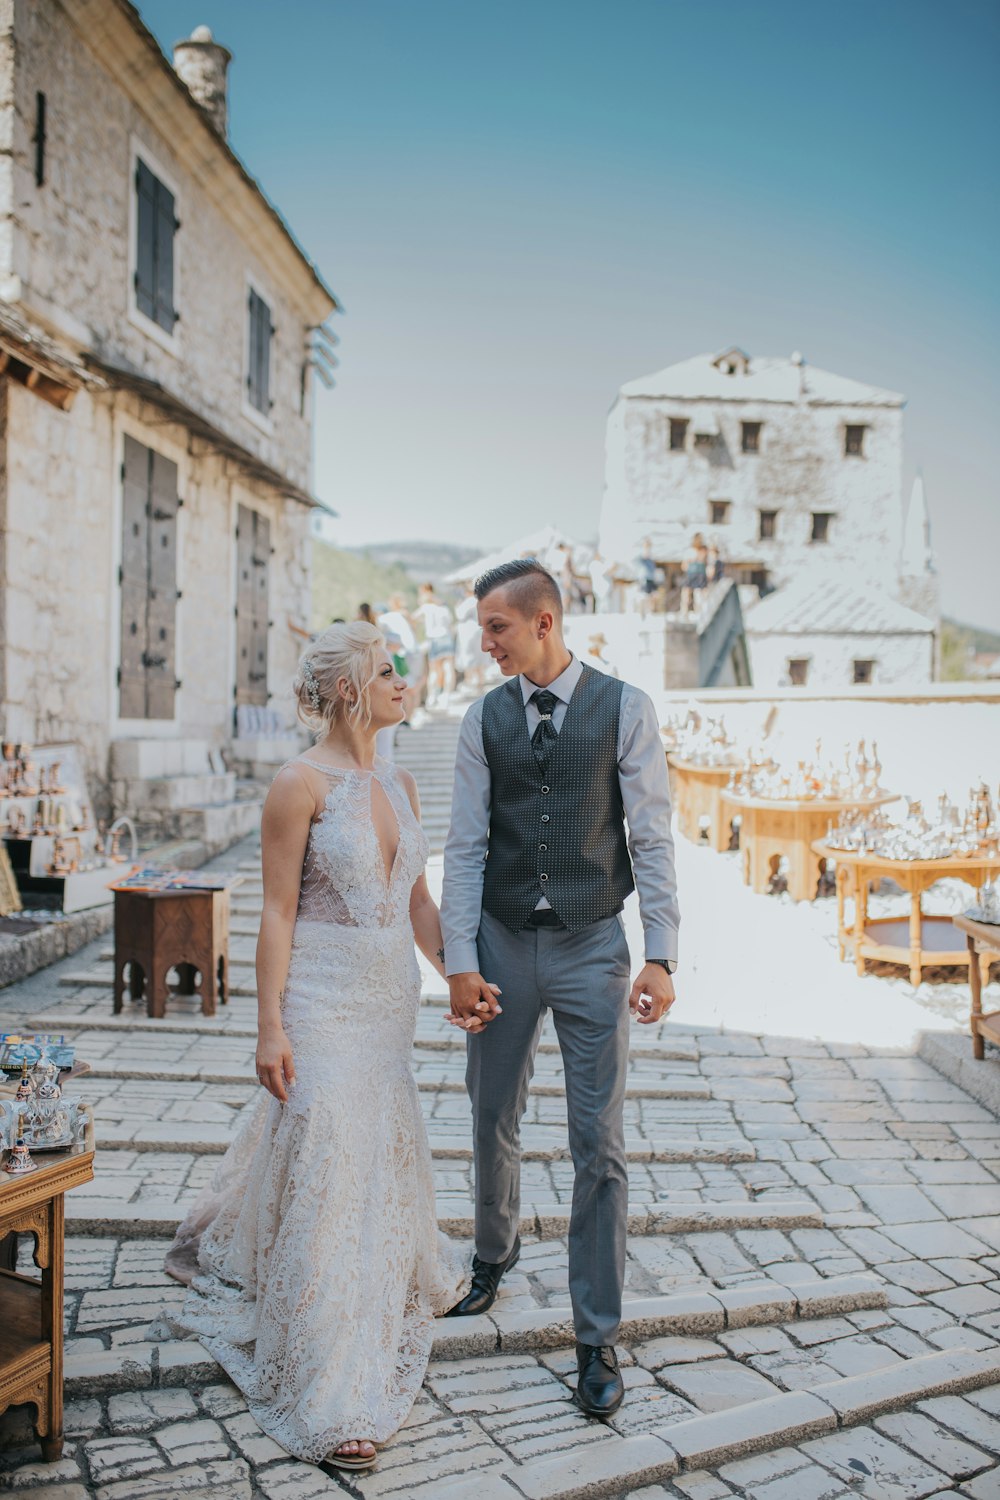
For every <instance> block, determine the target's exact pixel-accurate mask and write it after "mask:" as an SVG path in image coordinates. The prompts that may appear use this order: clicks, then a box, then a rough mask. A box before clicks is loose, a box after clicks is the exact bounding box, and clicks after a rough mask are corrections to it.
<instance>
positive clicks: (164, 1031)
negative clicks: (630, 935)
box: [0, 996, 701, 1064]
mask: <svg viewBox="0 0 1000 1500" xmlns="http://www.w3.org/2000/svg"><path fill="white" fill-rule="evenodd" d="M440 998H441V1001H442V1008H443V1005H444V1003H445V1001H444V997H443V996H442V997H440ZM425 1005H426V1001H425ZM236 1014H237V1013H236V1009H235V1002H230V1005H229V1006H225V1007H220V1010H219V1012H218V1013H217V1014H216V1015H215V1016H202V1015H201V1014H200V1013H199V1014H196V1015H192V1016H189V1017H188V1016H185V1017H174V1016H171V1015H169V1014H168V1015H166V1016H164V1017H163V1018H162V1019H156V1018H154V1017H151V1016H147V1015H146V1013H145V1010H144V1009H143V1010H142V1011H141V1013H140V1014H139V1015H138V1016H131V1015H129V1014H128V1012H127V1011H123V1012H122V1014H121V1015H118V1016H115V1015H107V1016H103V1017H101V1018H100V1019H99V1020H95V1018H94V1017H92V1016H72V1017H67V1016H63V1015H60V1014H58V1013H52V1014H44V1013H43V1014H41V1015H38V1016H33V1017H32V1025H33V1026H34V1027H36V1028H37V1029H38V1030H46V1031H61V1032H63V1033H64V1034H67V1035H68V1034H70V1033H76V1032H87V1033H92V1034H93V1036H94V1037H95V1038H97V1039H101V1034H102V1033H108V1034H113V1033H120V1032H127V1033H128V1034H129V1035H130V1036H131V1035H138V1034H140V1033H149V1034H151V1035H154V1036H157V1035H158V1036H218V1035H220V1033H224V1035H226V1036H227V1037H235V1036H238V1037H246V1038H251V1037H252V1038H256V1035H257V1026H256V1021H255V1019H252V1020H244V1019H235V1017H236ZM246 1015H247V1016H252V1017H255V1015H256V1007H247V1009H246ZM423 1024H429V1025H431V1026H433V1027H435V1028H436V1030H435V1031H428V1033H427V1034H426V1035H423V1034H421V1026H422V1025H423ZM13 1025H14V1018H13V1017H12V1018H11V1019H10V1023H9V1025H8V1023H7V1022H6V1021H4V1020H3V1018H0V1027H6V1029H11V1028H12V1027H13ZM78 1045H79V1041H78ZM416 1045H417V1048H418V1052H419V1053H422V1052H425V1051H430V1052H446V1053H458V1054H461V1055H462V1056H464V1055H465V1038H464V1036H462V1035H460V1034H459V1033H458V1031H457V1030H456V1028H454V1027H452V1026H447V1025H443V1024H442V1023H441V1022H440V1021H437V1020H436V1019H434V1018H429V1017H426V1016H425V1015H423V1014H421V1015H418V1019H417V1042H416ZM558 1053H559V1043H558V1042H557V1041H556V1040H555V1039H554V1038H552V1039H550V1038H547V1037H545V1036H543V1037H542V1040H541V1041H540V1042H539V1044H538V1055H539V1056H541V1057H546V1056H553V1055H556V1054H558ZM629 1055H630V1057H632V1058H633V1059H637V1058H654V1059H657V1060H658V1061H662V1062H678V1063H691V1064H697V1062H698V1061H699V1058H700V1055H701V1054H700V1051H699V1049H698V1046H697V1044H696V1043H694V1042H690V1041H686V1040H684V1039H680V1038H679V1039H669V1038H664V1039H663V1040H659V1039H657V1040H654V1041H646V1040H645V1038H643V1037H634V1038H633V1040H632V1043H631V1046H630V1048H629Z"/></svg>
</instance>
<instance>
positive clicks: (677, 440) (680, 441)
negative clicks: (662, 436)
mask: <svg viewBox="0 0 1000 1500" xmlns="http://www.w3.org/2000/svg"><path fill="white" fill-rule="evenodd" d="M687 430H688V424H687V420H686V418H684V417H671V418H670V451H671V452H672V453H676V452H678V451H679V450H680V449H682V448H684V447H685V445H686V443H687Z"/></svg>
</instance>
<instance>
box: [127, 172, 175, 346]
mask: <svg viewBox="0 0 1000 1500" xmlns="http://www.w3.org/2000/svg"><path fill="white" fill-rule="evenodd" d="M135 190H136V266H135V301H136V306H137V307H138V309H139V311H140V312H142V313H145V315H146V317H147V318H151V319H152V320H153V322H154V323H158V324H159V325H160V327H161V328H163V329H164V330H165V331H166V332H167V333H173V331H174V324H175V322H176V321H177V314H176V313H175V312H174V234H175V232H176V230H177V216H176V204H175V202H174V195H173V193H172V192H171V191H170V189H169V188H168V187H166V186H164V184H163V183H162V182H161V181H160V179H159V178H158V177H157V176H156V175H155V173H153V172H151V171H150V170H149V168H148V167H147V166H146V163H145V162H144V161H138V162H137V163H136V173H135Z"/></svg>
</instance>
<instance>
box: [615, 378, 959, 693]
mask: <svg viewBox="0 0 1000 1500" xmlns="http://www.w3.org/2000/svg"><path fill="white" fill-rule="evenodd" d="M903 405H904V398H903V397H902V396H900V395H898V394H896V393H895V392H893V391H884V390H880V389H878V388H877V387H875V386H870V385H866V384H863V383H862V382H860V381H857V380H852V379H848V378H846V377H844V376H841V375H835V374H832V373H830V372H829V371H826V370H819V369H814V368H812V367H810V366H808V365H807V364H806V363H805V361H804V360H803V359H802V357H801V355H798V354H794V355H792V356H791V358H770V357H766V358H763V357H762V358H758V357H751V356H750V355H748V354H746V353H744V351H743V350H741V349H736V348H732V349H727V350H725V351H724V352H723V353H721V354H717V355H708V354H705V355H698V356H696V357H695V358H693V359H688V360H684V361H683V362H681V363H680V364H676V365H671V366H670V367H669V368H667V369H665V370H661V371H660V372H659V373H658V374H656V375H650V376H647V377H645V378H643V379H641V380H635V381H632V382H630V383H629V384H628V385H625V386H623V387H622V389H621V391H620V393H619V396H618V399H617V401H616V402H615V405H614V407H613V408H612V411H611V414H610V416H609V419H608V430H607V463H606V476H605V494H604V503H603V508H602V514H601V528H600V545H601V550H602V552H603V553H604V555H605V556H606V557H614V558H619V559H621V560H622V561H625V562H628V561H631V560H632V559H634V558H635V557H637V556H638V555H639V554H640V552H641V550H642V546H643V542H644V539H645V538H647V537H648V538H650V540H651V542H652V548H651V552H652V556H653V557H654V558H655V559H656V561H657V562H658V563H659V565H660V567H661V568H662V569H663V571H664V573H665V575H666V577H667V580H668V598H671V597H676V593H677V589H678V588H679V584H680V578H681V574H682V571H683V566H684V562H683V560H684V556H685V553H686V552H687V550H688V548H689V546H690V544H691V540H692V538H693V536H694V535H695V533H697V532H700V533H701V534H702V536H703V537H704V538H705V539H706V540H714V541H715V542H716V543H717V544H718V546H719V549H720V552H721V554H722V557H723V559H724V562H725V568H726V572H727V573H728V575H729V576H730V577H733V578H735V579H736V581H737V583H739V584H740V585H746V586H748V587H746V588H741V594H742V596H743V602H744V608H745V611H746V625H747V634H748V639H750V638H751V636H752V632H753V629H754V616H755V612H756V610H755V601H756V599H757V598H758V595H765V596H766V595H767V594H770V593H771V592H772V591H773V590H775V589H777V590H784V589H786V588H789V587H791V586H793V585H797V584H799V583H800V582H801V584H802V588H803V592H804V594H805V596H806V597H805V599H804V601H803V602H801V604H800V606H798V607H797V608H796V610H795V619H796V629H797V631H800V632H802V633H804V634H805V635H808V633H809V632H808V624H809V619H808V615H809V604H808V594H809V592H810V590H812V589H814V588H816V587H818V586H819V585H820V584H821V583H824V584H825V583H826V582H827V581H832V582H833V583H834V584H836V583H838V582H839V583H841V584H843V585H844V586H845V587H846V586H847V585H848V584H849V585H850V592H851V597H852V598H854V599H855V601H857V600H858V599H859V597H861V596H863V597H864V598H865V599H866V600H867V601H868V602H867V603H866V604H865V607H864V608H861V607H860V605H859V615H858V627H857V632H855V634H859V633H860V634H864V631H863V628H862V626H861V620H862V619H869V620H874V619H875V618H876V616H879V618H880V619H881V616H880V612H879V609H878V608H877V607H876V603H877V601H879V600H881V601H885V603H886V609H888V607H889V606H890V605H891V604H892V603H894V602H899V603H900V604H902V605H906V606H908V607H909V612H910V613H912V611H913V610H914V609H915V610H917V611H919V612H920V614H921V615H922V616H925V617H926V618H925V619H924V623H923V626H922V628H921V630H919V631H918V632H917V634H919V635H922V636H927V634H928V633H929V634H930V635H931V636H932V637H933V635H934V632H935V631H936V628H937V620H938V613H939V611H938V603H937V579H936V577H935V575H934V570H933V558H932V554H931V550H930V539H929V528H928V524H927V512H926V502H925V499H924V495H923V487H922V482H921V484H920V486H919V489H918V488H915V490H914V494H913V496H912V498H911V503H910V506H909V510H908V515H907V518H906V521H905V524H904V516H903V506H902V493H901V486H902V460H903V426H902V423H903V415H902V412H903ZM756 607H757V608H760V609H763V608H764V605H762V604H761V605H759V606H756ZM771 608H772V612H774V611H775V610H777V611H778V612H779V613H780V612H782V611H783V606H781V605H779V604H777V603H775V604H774V605H772V606H771ZM886 609H882V611H881V615H885V613H886ZM889 612H890V613H891V610H890V611H889ZM833 613H835V614H836V615H837V616H838V617H843V615H844V609H843V608H842V607H840V608H838V609H837V610H835V611H834V612H833ZM829 618H830V614H829V612H827V621H826V624H825V625H824V626H823V627H822V628H819V629H818V631H817V635H818V636H821V637H822V644H817V645H816V648H815V650H812V648H810V649H809V650H804V649H803V650H802V651H800V658H801V657H802V656H803V655H808V656H811V657H812V659H813V662H814V666H813V672H814V678H815V674H816V673H818V674H819V675H820V677H821V678H822V680H823V681H825V682H828V683H829V685H830V686H834V685H836V686H842V685H843V683H844V682H845V681H846V682H850V681H851V677H850V675H845V674H848V673H849V672H850V670H851V663H852V662H853V661H854V660H855V659H857V660H859V661H867V660H873V659H874V660H877V663H878V667H877V680H879V681H882V682H895V681H901V680H906V681H910V680H914V679H912V678H911V676H910V675H909V674H911V673H912V672H914V671H915V670H918V668H917V667H916V666H915V662H917V661H919V662H920V663H921V664H922V665H921V666H920V667H919V675H918V676H917V678H916V679H915V680H916V681H927V680H929V675H930V672H931V670H932V664H933V660H934V653H933V651H932V652H931V653H930V655H929V656H928V654H927V652H926V651H924V649H923V647H921V648H920V650H919V651H918V652H917V653H916V655H914V653H913V652H912V651H911V650H910V649H909V647H908V646H907V647H906V648H901V647H900V646H899V645H898V641H899V640H900V639H901V638H902V635H906V634H907V632H902V635H897V634H896V633H895V632H894V631H893V630H891V629H886V630H878V631H875V632H874V633H873V636H872V639H871V640H870V641H868V642H867V643H865V642H864V641H861V642H860V643H859V641H858V640H857V639H856V638H854V635H852V638H851V639H850V640H847V639H846V638H845V640H844V642H843V650H842V651H841V650H840V649H839V648H838V647H837V646H836V645H835V644H834V643H833V642H834V640H835V637H836V632H834V633H833V636H831V633H830V630H829V628H828V627H829ZM894 618H896V617H895V616H894ZM881 623H882V624H885V623H886V622H885V621H884V620H882V621H881ZM897 623H898V619H897ZM910 624H911V626H912V624H913V622H912V621H911V622H910ZM761 634H762V632H758V638H759V637H760V635H761ZM876 637H877V639H876ZM799 645H800V647H804V646H806V645H808V642H802V641H800V642H799ZM751 658H752V665H753V671H754V682H755V684H756V685H758V686H765V687H767V686H777V685H778V683H779V682H780V681H782V680H788V679H789V676H790V672H789V667H788V663H787V662H784V661H783V662H780V663H778V662H777V661H776V658H775V656H774V652H773V650H771V649H768V650H767V651H762V652H757V651H755V650H754V647H753V644H752V641H751ZM928 663H930V664H931V665H930V666H929V665H928Z"/></svg>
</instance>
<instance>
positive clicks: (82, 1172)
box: [0, 1116, 94, 1463]
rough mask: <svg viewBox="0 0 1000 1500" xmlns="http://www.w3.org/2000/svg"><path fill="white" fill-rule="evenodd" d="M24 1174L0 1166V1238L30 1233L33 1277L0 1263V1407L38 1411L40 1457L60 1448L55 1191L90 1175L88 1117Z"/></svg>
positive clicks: (59, 1244) (59, 1213) (59, 1217)
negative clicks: (78, 1139) (75, 1141)
mask: <svg viewBox="0 0 1000 1500" xmlns="http://www.w3.org/2000/svg"><path fill="white" fill-rule="evenodd" d="M36 1161H37V1162H38V1171H37V1172H30V1173H28V1174H27V1175H26V1176H24V1177H8V1176H7V1175H6V1174H5V1173H3V1172H0V1241H3V1240H4V1238H5V1237H6V1236H7V1235H8V1234H33V1235H34V1236H35V1255H34V1260H35V1265H36V1266H38V1267H39V1269H40V1270H41V1273H42V1279H41V1281H40V1282H39V1281H36V1280H34V1279H33V1278H32V1277H30V1276H19V1275H18V1274H17V1272H16V1271H14V1270H7V1269H0V1330H2V1333H0V1412H2V1411H6V1409H7V1407H8V1406H18V1405H21V1404H22V1403H29V1404H31V1405H33V1406H34V1407H35V1409H36V1411H37V1413H38V1420H37V1422H36V1423H35V1431H36V1432H37V1434H38V1441H39V1442H40V1443H41V1446H42V1456H43V1457H44V1458H45V1460H46V1462H48V1463H54V1462H55V1460H56V1459H58V1458H61V1457H62V1448H63V1225H64V1218H63V1194H64V1193H65V1192H67V1191H68V1190H69V1189H70V1188H74V1187H77V1186H79V1184H80V1183H81V1182H89V1181H90V1180H91V1178H92V1177H93V1175H94V1121H93V1116H89V1117H88V1120H87V1126H86V1133H85V1136H84V1142H83V1145H82V1146H79V1147H74V1148H71V1149H70V1150H68V1151H61V1152H59V1153H58V1154H56V1153H52V1154H51V1155H39V1156H38V1157H36Z"/></svg>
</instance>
